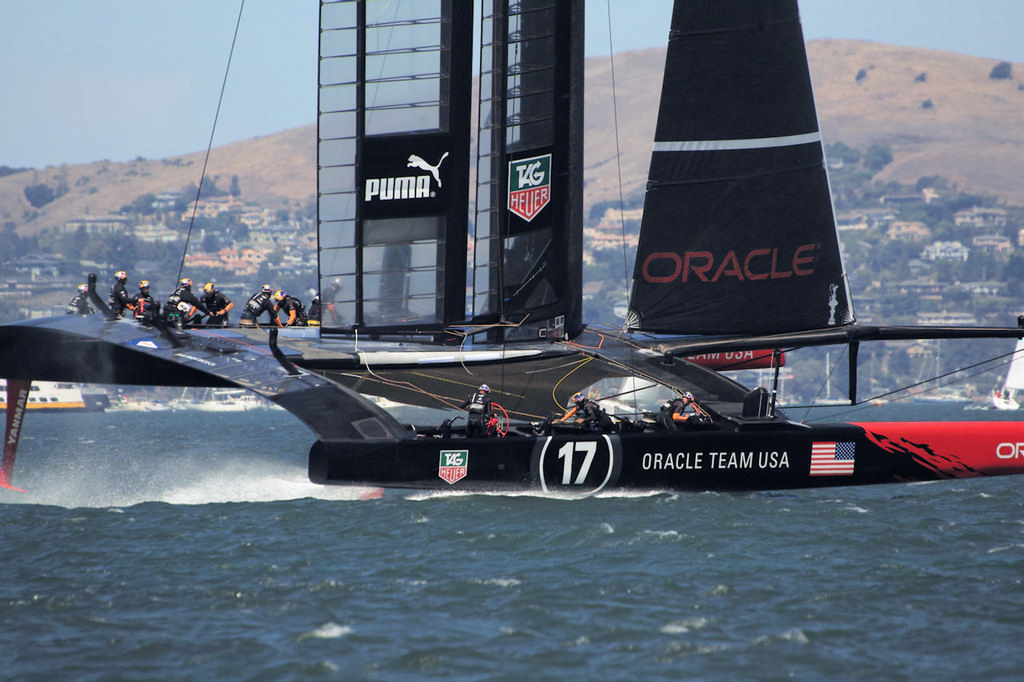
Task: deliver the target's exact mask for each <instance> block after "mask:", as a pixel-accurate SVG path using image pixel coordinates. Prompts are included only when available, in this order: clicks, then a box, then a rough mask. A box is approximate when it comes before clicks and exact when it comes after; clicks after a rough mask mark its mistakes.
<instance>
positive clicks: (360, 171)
mask: <svg viewBox="0 0 1024 682" xmlns="http://www.w3.org/2000/svg"><path fill="white" fill-rule="evenodd" d="M472 12H473V10H472V6H471V4H470V3H461V2H456V1H455V0H342V1H341V2H326V1H324V2H322V3H321V14H320V22H321V25H320V68H319V78H320V88H319V112H320V113H319V116H318V126H317V130H318V139H319V143H318V147H317V150H318V152H317V153H318V163H317V166H318V172H317V192H318V213H319V215H318V238H319V244H320V255H319V269H320V293H321V300H322V302H323V304H324V319H323V327H322V332H324V333H352V332H354V331H355V330H356V329H359V330H360V332H361V333H369V334H373V333H375V332H377V333H389V334H391V333H399V334H401V333H405V332H410V333H411V332H416V333H422V332H426V333H432V332H438V333H440V332H442V331H443V330H444V329H445V327H446V326H447V325H449V324H450V323H452V322H454V321H459V320H463V319H465V310H466V303H465V298H466V285H465V282H466V274H465V270H466V268H465V266H461V265H460V266H458V267H450V268H449V267H447V264H448V263H459V264H461V263H462V262H463V261H464V260H465V259H466V258H467V233H468V210H467V203H468V193H469V188H468V177H469V120H470V110H471V105H472V98H471V94H470V93H471V89H472V80H471V75H472V74H471V69H472V41H473V36H472V33H473V26H472Z"/></svg>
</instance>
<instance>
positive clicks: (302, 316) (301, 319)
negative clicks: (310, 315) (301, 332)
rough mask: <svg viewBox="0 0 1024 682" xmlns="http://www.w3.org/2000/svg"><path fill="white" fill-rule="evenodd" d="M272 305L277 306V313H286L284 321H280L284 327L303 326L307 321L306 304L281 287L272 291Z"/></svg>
mask: <svg viewBox="0 0 1024 682" xmlns="http://www.w3.org/2000/svg"><path fill="white" fill-rule="evenodd" d="M274 305H275V306H276V307H277V312H278V315H280V314H282V313H283V314H284V315H286V319H285V321H284V322H282V323H281V324H282V325H284V326H285V327H305V326H306V323H307V322H308V321H309V320H308V319H307V318H306V306H304V305H302V301H300V300H299V299H297V298H295V297H294V296H290V295H288V294H286V293H284V291H282V290H281V289H278V290H277V291H275V292H274Z"/></svg>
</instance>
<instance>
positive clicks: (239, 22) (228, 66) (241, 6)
mask: <svg viewBox="0 0 1024 682" xmlns="http://www.w3.org/2000/svg"><path fill="white" fill-rule="evenodd" d="M244 8H245V0H241V2H239V4H238V18H237V19H236V20H235V35H234V36H232V38H231V50H230V51H229V52H228V63H227V64H226V65H225V66H224V80H222V81H221V84H220V96H219V97H218V98H217V111H216V112H215V113H214V115H213V127H212V128H211V129H210V141H209V142H207V144H206V156H205V157H203V170H202V172H201V173H200V174H199V187H198V188H197V189H196V200H195V202H194V203H193V204H192V216H191V217H190V218H189V221H188V233H187V234H186V235H185V247H184V249H183V250H182V252H181V263H180V264H179V265H178V278H177V280H176V282H177V281H180V280H181V273H182V272H183V271H184V270H185V257H186V256H187V255H188V245H189V242H190V241H191V239H192V226H193V225H194V224H195V221H196V211H198V209H199V197H200V195H201V194H202V193H203V181H204V180H206V166H207V164H208V163H209V162H210V150H211V149H212V148H213V136H214V133H216V132H217V119H218V118H220V106H221V104H222V103H223V102H224V90H225V89H227V84H228V72H229V71H230V70H231V57H232V55H234V53H235V42H236V41H237V40H238V27H239V26H241V25H242V10H243V9H244ZM175 286H177V284H175Z"/></svg>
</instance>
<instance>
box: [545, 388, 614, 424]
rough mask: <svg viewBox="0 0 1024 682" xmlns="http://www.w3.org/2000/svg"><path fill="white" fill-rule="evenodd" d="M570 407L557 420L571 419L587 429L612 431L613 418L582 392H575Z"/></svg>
mask: <svg viewBox="0 0 1024 682" xmlns="http://www.w3.org/2000/svg"><path fill="white" fill-rule="evenodd" d="M568 407H569V409H568V410H566V412H565V414H563V415H562V416H561V417H559V418H558V419H556V420H555V421H557V422H567V421H569V420H570V419H574V421H575V422H576V423H577V424H579V425H580V426H582V427H583V428H584V429H585V430H587V431H610V430H611V428H612V419H611V417H609V416H608V415H607V414H605V411H604V410H602V409H601V406H600V405H598V404H597V403H596V402H595V401H593V400H591V399H590V398H588V397H586V396H585V395H583V394H582V393H575V394H573V396H572V399H571V400H570V401H569V405H568Z"/></svg>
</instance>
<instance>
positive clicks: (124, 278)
mask: <svg viewBox="0 0 1024 682" xmlns="http://www.w3.org/2000/svg"><path fill="white" fill-rule="evenodd" d="M127 282H128V273H126V272H125V271H124V270H118V271H117V272H115V273H114V284H113V286H111V287H110V300H109V303H110V311H111V312H112V313H114V314H115V315H117V316H118V317H124V311H125V310H132V311H134V310H135V308H134V303H132V297H131V294H129V293H128V291H127V290H125V288H124V286H125V284H126V283H127Z"/></svg>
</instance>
